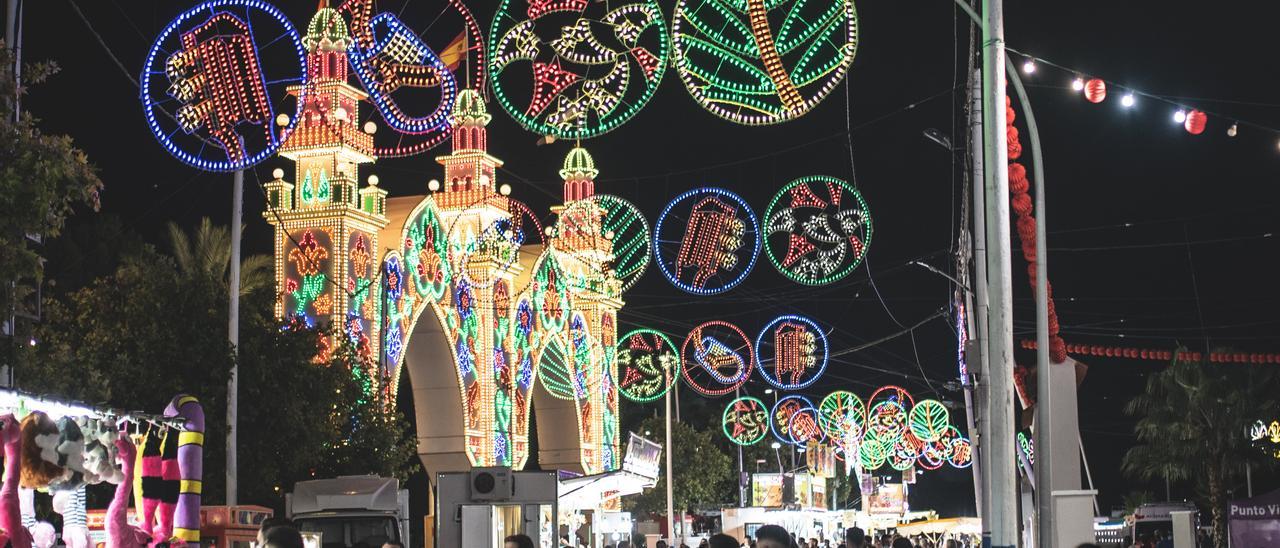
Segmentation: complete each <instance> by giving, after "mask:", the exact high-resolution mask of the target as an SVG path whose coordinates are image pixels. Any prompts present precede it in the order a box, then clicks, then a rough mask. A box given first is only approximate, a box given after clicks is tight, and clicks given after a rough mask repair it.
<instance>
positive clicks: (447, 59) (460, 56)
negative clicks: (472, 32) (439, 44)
mask: <svg viewBox="0 0 1280 548" xmlns="http://www.w3.org/2000/svg"><path fill="white" fill-rule="evenodd" d="M468 49H469V48H468V47H467V31H465V30H464V31H462V32H461V33H460V34H458V36H457V38H454V39H453V41H452V42H449V45H447V46H445V47H444V49H442V50H440V61H441V62H443V63H444V66H445V67H447V68H448V69H449V71H450V72H452V71H455V70H458V65H461V64H462V62H463V61H466V60H467V50H468Z"/></svg>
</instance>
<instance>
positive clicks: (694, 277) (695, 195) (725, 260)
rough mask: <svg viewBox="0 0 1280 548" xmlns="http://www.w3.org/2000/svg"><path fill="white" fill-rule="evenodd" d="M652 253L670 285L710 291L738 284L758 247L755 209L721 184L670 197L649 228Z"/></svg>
mask: <svg viewBox="0 0 1280 548" xmlns="http://www.w3.org/2000/svg"><path fill="white" fill-rule="evenodd" d="M653 248H654V252H653V254H654V257H655V259H656V260H657V262H658V268H660V269H661V270H662V275H663V276H666V278H667V280H668V281H670V282H671V284H672V285H674V286H676V287H678V288H680V289H682V290H684V291H686V292H688V293H693V294H695V295H715V294H717V293H723V292H725V291H728V290H730V289H732V288H733V287H734V286H736V285H738V284H740V283H742V280H744V279H746V277H747V274H749V273H751V268H752V267H754V266H755V264H756V255H757V254H759V252H760V229H759V225H758V223H757V221H756V216H755V213H753V212H752V211H751V207H750V206H748V205H747V202H746V201H745V200H743V199H742V197H740V196H738V195H737V194H734V193H732V192H729V191H727V190H724V189H721V188H714V187H707V188H699V189H695V190H690V191H688V192H685V193H683V194H681V195H679V196H676V197H675V199H673V200H671V202H670V203H668V204H667V206H666V207H665V208H663V210H662V214H661V215H659V216H658V222H657V224H656V225H655V226H654V229H653Z"/></svg>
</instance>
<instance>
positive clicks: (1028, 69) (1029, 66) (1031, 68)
mask: <svg viewBox="0 0 1280 548" xmlns="http://www.w3.org/2000/svg"><path fill="white" fill-rule="evenodd" d="M1035 71H1036V62H1035V61H1034V60H1031V59H1027V62H1025V63H1023V64H1022V72H1024V73H1026V74H1032V73H1034V72H1035Z"/></svg>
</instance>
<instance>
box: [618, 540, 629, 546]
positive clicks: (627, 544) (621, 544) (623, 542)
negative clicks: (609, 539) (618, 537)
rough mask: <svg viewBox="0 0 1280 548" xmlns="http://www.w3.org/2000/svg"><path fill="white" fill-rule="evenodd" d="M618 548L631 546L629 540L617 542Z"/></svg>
mask: <svg viewBox="0 0 1280 548" xmlns="http://www.w3.org/2000/svg"><path fill="white" fill-rule="evenodd" d="M618 548H631V541H629V540H624V541H620V542H618Z"/></svg>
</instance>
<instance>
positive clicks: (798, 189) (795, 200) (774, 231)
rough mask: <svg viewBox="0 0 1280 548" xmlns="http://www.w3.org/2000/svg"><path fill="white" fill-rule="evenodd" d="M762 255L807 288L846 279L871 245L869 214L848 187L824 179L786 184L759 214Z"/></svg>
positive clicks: (849, 186) (830, 178)
mask: <svg viewBox="0 0 1280 548" xmlns="http://www.w3.org/2000/svg"><path fill="white" fill-rule="evenodd" d="M764 233H765V236H764V251H765V254H766V255H767V256H768V257H769V262H771V263H773V266H774V267H775V268H777V269H778V272H781V273H782V275H784V276H786V277H788V278H790V279H792V280H794V281H796V282H798V283H802V284H806V285H823V284H828V283H831V282H834V281H837V280H840V279H842V278H844V277H845V276H848V275H849V273H851V272H853V271H854V270H855V269H856V268H858V265H860V264H862V260H863V258H865V257H866V255H867V250H868V249H869V248H870V245H871V233H872V224H871V211H870V210H869V209H868V208H867V202H866V200H864V199H863V198H862V193H861V192H858V190H857V189H856V188H854V187H853V186H852V185H850V184H849V183H847V182H845V181H843V180H840V179H836V178H835V177H827V176H823V175H818V176H813V177H804V178H802V179H796V180H794V181H791V182H790V183H788V184H787V185H786V186H784V187H782V190H780V191H778V193H777V194H776V195H775V196H774V197H773V200H772V201H770V202H769V207H768V208H766V209H765V212H764Z"/></svg>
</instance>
